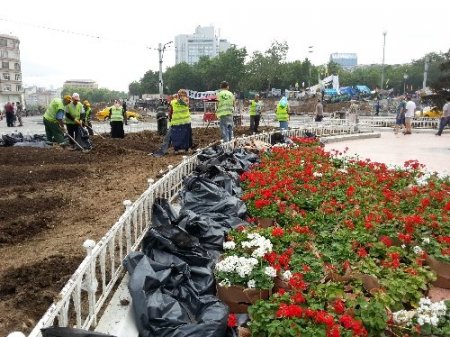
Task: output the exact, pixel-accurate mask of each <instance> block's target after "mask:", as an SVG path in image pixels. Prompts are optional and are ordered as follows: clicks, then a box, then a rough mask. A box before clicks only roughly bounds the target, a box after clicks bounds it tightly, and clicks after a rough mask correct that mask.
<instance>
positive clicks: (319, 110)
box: [314, 99, 323, 122]
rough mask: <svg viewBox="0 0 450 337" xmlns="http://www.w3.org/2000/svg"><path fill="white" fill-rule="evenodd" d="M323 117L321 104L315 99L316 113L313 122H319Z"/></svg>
mask: <svg viewBox="0 0 450 337" xmlns="http://www.w3.org/2000/svg"><path fill="white" fill-rule="evenodd" d="M322 119H323V104H322V102H321V101H320V99H318V100H317V104H316V115H315V117H314V121H315V122H321V121H322Z"/></svg>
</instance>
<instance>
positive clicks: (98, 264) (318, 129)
mask: <svg viewBox="0 0 450 337" xmlns="http://www.w3.org/2000/svg"><path fill="white" fill-rule="evenodd" d="M305 131H309V132H311V133H315V134H316V135H317V136H328V135H342V134H351V133H354V132H355V125H354V124H349V123H344V122H343V121H339V122H330V123H315V125H304V126H302V127H301V128H297V129H290V130H287V131H285V134H286V135H287V136H302V135H303V134H304V132H305ZM270 138H271V134H270V133H261V134H257V135H253V136H247V137H243V138H238V139H235V140H233V141H231V142H228V143H222V144H221V146H222V147H223V148H224V149H233V148H234V147H236V146H238V145H239V143H240V142H241V141H245V140H250V139H255V140H261V141H265V142H270ZM197 157H198V153H197V154H194V155H192V156H191V157H187V156H184V157H183V160H182V162H181V163H180V164H179V165H177V166H176V167H173V166H172V165H169V166H168V168H167V170H166V172H161V174H162V177H161V179H159V180H158V181H157V182H154V180H153V179H149V180H148V183H149V187H148V189H147V190H146V191H145V192H144V193H143V194H142V195H141V196H140V197H139V198H138V199H137V200H136V201H135V202H134V203H132V202H131V201H129V200H125V201H124V206H125V211H124V213H123V214H122V215H121V216H120V218H119V219H118V221H117V222H116V223H115V224H114V225H113V226H112V228H111V229H110V230H109V231H108V232H107V233H106V235H105V236H104V237H103V238H102V239H101V240H100V241H99V242H97V243H95V242H94V241H93V240H87V241H86V242H85V243H84V244H83V246H84V248H85V249H86V252H87V256H86V257H85V259H84V260H83V262H82V263H81V264H80V266H79V267H78V268H77V270H76V271H75V273H74V274H73V275H72V277H71V278H70V279H69V281H68V282H67V283H66V285H65V286H64V288H63V289H62V291H61V292H60V294H59V297H58V300H57V301H56V302H55V303H53V304H52V305H51V306H50V308H49V309H48V310H47V312H46V313H45V314H44V316H43V317H42V318H41V319H40V320H39V322H38V323H37V324H36V326H35V327H34V329H33V330H32V331H31V333H30V334H29V337H41V336H42V334H41V329H42V328H45V327H49V326H53V325H58V326H71V327H76V328H80V329H87V330H88V329H89V328H92V327H95V326H96V325H97V321H98V316H99V314H100V313H101V310H103V309H104V304H105V302H106V301H107V299H109V296H110V295H111V293H112V291H113V290H115V287H116V286H117V285H118V284H119V283H120V282H118V281H119V280H120V279H121V278H122V276H123V275H124V269H123V266H122V261H123V259H124V258H125V256H126V255H127V254H128V253H130V252H132V251H135V250H137V249H138V248H139V245H140V243H141V241H142V238H143V236H144V235H145V233H146V231H147V228H148V226H150V225H151V223H150V221H151V212H152V206H153V203H154V201H155V199H156V198H165V199H167V200H169V201H173V200H174V199H175V198H176V197H177V195H178V192H179V191H180V190H181V187H182V178H183V177H184V176H187V175H189V174H190V173H191V172H193V170H194V168H195V167H196V166H197V164H198V158H197Z"/></svg>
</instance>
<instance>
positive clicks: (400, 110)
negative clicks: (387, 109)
mask: <svg viewBox="0 0 450 337" xmlns="http://www.w3.org/2000/svg"><path fill="white" fill-rule="evenodd" d="M405 112H406V101H405V98H404V97H403V96H402V97H400V102H399V103H398V105H397V115H396V117H395V126H394V133H395V134H397V133H398V130H399V129H400V130H401V129H402V128H403V127H405Z"/></svg>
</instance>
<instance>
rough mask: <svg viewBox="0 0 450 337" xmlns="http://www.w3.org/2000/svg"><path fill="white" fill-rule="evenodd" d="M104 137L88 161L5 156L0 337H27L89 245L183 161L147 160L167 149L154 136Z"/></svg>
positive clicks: (206, 134) (73, 155)
mask: <svg viewBox="0 0 450 337" xmlns="http://www.w3.org/2000/svg"><path fill="white" fill-rule="evenodd" d="M193 132H194V136H193V138H194V143H195V144H197V145H198V146H199V147H205V146H207V145H208V144H210V143H212V142H215V141H217V140H219V139H220V132H219V129H218V128H212V127H211V128H207V129H205V128H202V129H194V130H193ZM244 133H248V130H247V129H244V128H238V129H235V134H236V135H237V136H239V135H242V134H244ZM104 137H105V138H100V137H99V136H94V137H93V138H92V140H93V144H94V148H93V149H92V150H91V151H90V152H89V153H81V152H80V151H68V150H62V149H61V148H59V147H54V148H46V149H40V148H31V147H30V148H26V147H6V148H0V163H1V165H0V205H1V206H0V256H1V257H2V260H1V263H0V336H6V335H7V334H8V333H9V332H11V331H14V330H19V331H22V332H24V333H29V332H30V331H31V328H32V327H33V326H34V324H35V323H36V322H37V321H38V320H39V319H40V317H41V316H42V315H43V314H44V313H45V311H46V310H47V308H48V307H49V306H50V305H51V303H52V302H53V299H54V298H55V297H56V296H57V294H58V293H59V291H60V290H61V289H62V287H63V286H64V284H65V283H66V282H67V280H68V279H69V278H70V276H71V275H72V274H73V272H74V271H75V270H76V268H77V267H78V265H79V264H80V262H81V261H82V260H83V258H84V256H85V251H84V249H83V248H82V244H83V242H84V241H85V240H86V239H93V240H99V239H100V238H101V237H102V236H103V235H104V234H105V233H106V232H107V231H108V230H109V229H110V227H111V226H112V225H113V224H114V223H115V222H116V220H117V219H118V217H119V216H120V215H121V214H122V213H123V211H124V207H123V205H122V202H123V200H126V199H130V200H132V201H134V200H136V199H137V198H138V197H139V196H140V195H141V194H142V192H144V191H145V189H146V188H147V186H148V183H147V179H148V178H153V179H155V180H156V176H157V174H158V173H159V171H160V170H164V169H166V168H167V166H168V165H171V164H172V165H176V164H177V163H179V162H180V161H181V159H182V157H181V156H180V155H175V154H173V153H171V152H169V154H168V155H166V156H164V157H162V158H156V157H153V156H149V155H148V153H150V152H155V151H156V150H157V149H158V148H159V147H160V145H161V143H162V137H161V136H159V135H158V134H157V133H156V132H150V131H146V132H141V133H130V134H127V135H126V137H125V138H124V139H111V138H109V137H108V136H107V135H104Z"/></svg>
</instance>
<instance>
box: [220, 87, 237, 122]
mask: <svg viewBox="0 0 450 337" xmlns="http://www.w3.org/2000/svg"><path fill="white" fill-rule="evenodd" d="M217 100H218V104H217V111H216V115H217V117H219V118H220V117H222V116H228V115H232V114H233V108H234V95H233V94H232V93H231V92H230V91H228V90H221V91H220V92H219V93H218V94H217Z"/></svg>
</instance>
